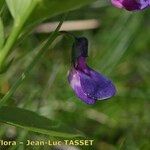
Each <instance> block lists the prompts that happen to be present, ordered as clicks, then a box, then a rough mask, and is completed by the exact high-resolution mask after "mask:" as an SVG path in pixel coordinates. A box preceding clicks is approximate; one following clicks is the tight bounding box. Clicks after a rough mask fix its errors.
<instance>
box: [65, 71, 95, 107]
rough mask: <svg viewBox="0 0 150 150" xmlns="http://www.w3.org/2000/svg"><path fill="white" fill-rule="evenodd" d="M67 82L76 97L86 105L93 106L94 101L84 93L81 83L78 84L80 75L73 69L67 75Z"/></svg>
mask: <svg viewBox="0 0 150 150" xmlns="http://www.w3.org/2000/svg"><path fill="white" fill-rule="evenodd" d="M68 81H69V83H70V85H71V87H72V88H73V90H74V92H75V94H76V95H77V97H79V98H80V99H81V100H83V101H84V102H85V103H87V104H94V103H95V102H96V100H95V99H92V98H90V97H88V96H87V95H86V93H84V91H83V89H82V86H81V83H80V74H79V73H78V71H76V70H75V69H72V70H71V71H70V72H69V75H68Z"/></svg>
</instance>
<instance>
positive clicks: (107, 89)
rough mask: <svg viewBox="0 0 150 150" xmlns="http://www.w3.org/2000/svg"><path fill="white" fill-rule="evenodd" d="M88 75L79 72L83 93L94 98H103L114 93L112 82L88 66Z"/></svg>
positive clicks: (109, 96)
mask: <svg viewBox="0 0 150 150" xmlns="http://www.w3.org/2000/svg"><path fill="white" fill-rule="evenodd" d="M88 69H89V70H90V76H88V75H86V74H84V73H81V72H80V82H81V86H82V89H83V91H84V93H86V94H87V95H88V97H91V98H93V99H96V100H104V99H108V98H111V97H112V96H114V95H115V93H116V89H115V86H114V85H113V83H112V82H111V81H110V80H108V79H107V78H106V77H104V76H103V75H101V74H100V73H98V72H96V71H94V70H92V69H90V68H88Z"/></svg>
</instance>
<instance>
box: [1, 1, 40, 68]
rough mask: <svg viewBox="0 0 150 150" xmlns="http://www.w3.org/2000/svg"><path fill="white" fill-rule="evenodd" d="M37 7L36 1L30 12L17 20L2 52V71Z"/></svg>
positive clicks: (29, 9)
mask: <svg viewBox="0 0 150 150" xmlns="http://www.w3.org/2000/svg"><path fill="white" fill-rule="evenodd" d="M36 5H37V1H34V2H33V3H32V5H30V7H29V8H28V11H27V12H25V14H24V15H22V17H20V18H17V19H15V21H14V25H13V28H12V31H11V33H10V36H9V37H8V39H7V41H6V44H5V45H4V47H3V49H2V50H1V51H0V69H1V68H2V66H3V65H4V63H5V60H6V58H7V56H8V55H9V53H10V52H11V48H12V46H13V45H14V43H15V42H16V40H17V38H18V36H19V34H20V32H21V30H22V27H23V25H24V23H25V22H26V20H27V19H28V17H29V15H30V14H31V12H32V11H33V9H34V8H35V7H36Z"/></svg>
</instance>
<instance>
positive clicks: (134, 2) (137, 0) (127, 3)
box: [111, 0, 150, 11]
mask: <svg viewBox="0 0 150 150" xmlns="http://www.w3.org/2000/svg"><path fill="white" fill-rule="evenodd" d="M111 3H112V4H113V5H114V6H116V7H118V8H125V9H126V10H128V11H134V10H143V9H145V8H147V7H150V0H111Z"/></svg>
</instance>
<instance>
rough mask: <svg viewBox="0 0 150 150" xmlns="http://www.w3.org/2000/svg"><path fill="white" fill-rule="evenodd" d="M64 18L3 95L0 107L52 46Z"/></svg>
mask: <svg viewBox="0 0 150 150" xmlns="http://www.w3.org/2000/svg"><path fill="white" fill-rule="evenodd" d="M65 18H66V15H65V16H64V18H63V19H62V21H61V22H60V23H59V25H58V26H57V28H56V30H55V31H54V32H53V33H52V34H51V35H50V37H49V38H48V39H47V40H46V41H45V42H43V43H42V44H41V45H40V47H39V52H38V54H37V55H36V56H35V57H34V59H33V60H32V62H31V64H30V65H29V66H28V67H27V68H26V70H25V71H24V72H23V73H22V74H21V76H20V77H19V78H18V80H17V81H16V82H15V83H14V85H13V86H12V87H11V89H10V90H9V91H8V92H7V93H6V94H5V96H4V97H3V98H2V99H1V101H0V107H2V106H3V105H5V104H6V103H7V102H8V101H9V100H10V97H11V96H12V95H13V93H14V92H15V91H16V89H17V88H18V87H19V86H20V85H21V83H22V82H23V81H24V80H25V79H26V78H27V77H28V75H29V73H30V71H31V70H32V68H33V67H34V66H35V65H36V63H37V62H38V61H39V60H40V58H41V57H42V56H43V54H44V53H46V52H47V51H48V47H49V46H50V45H51V44H52V42H53V41H54V40H55V39H56V37H57V36H58V35H59V33H58V31H59V29H60V27H61V25H62V23H63V21H64V19H65Z"/></svg>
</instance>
